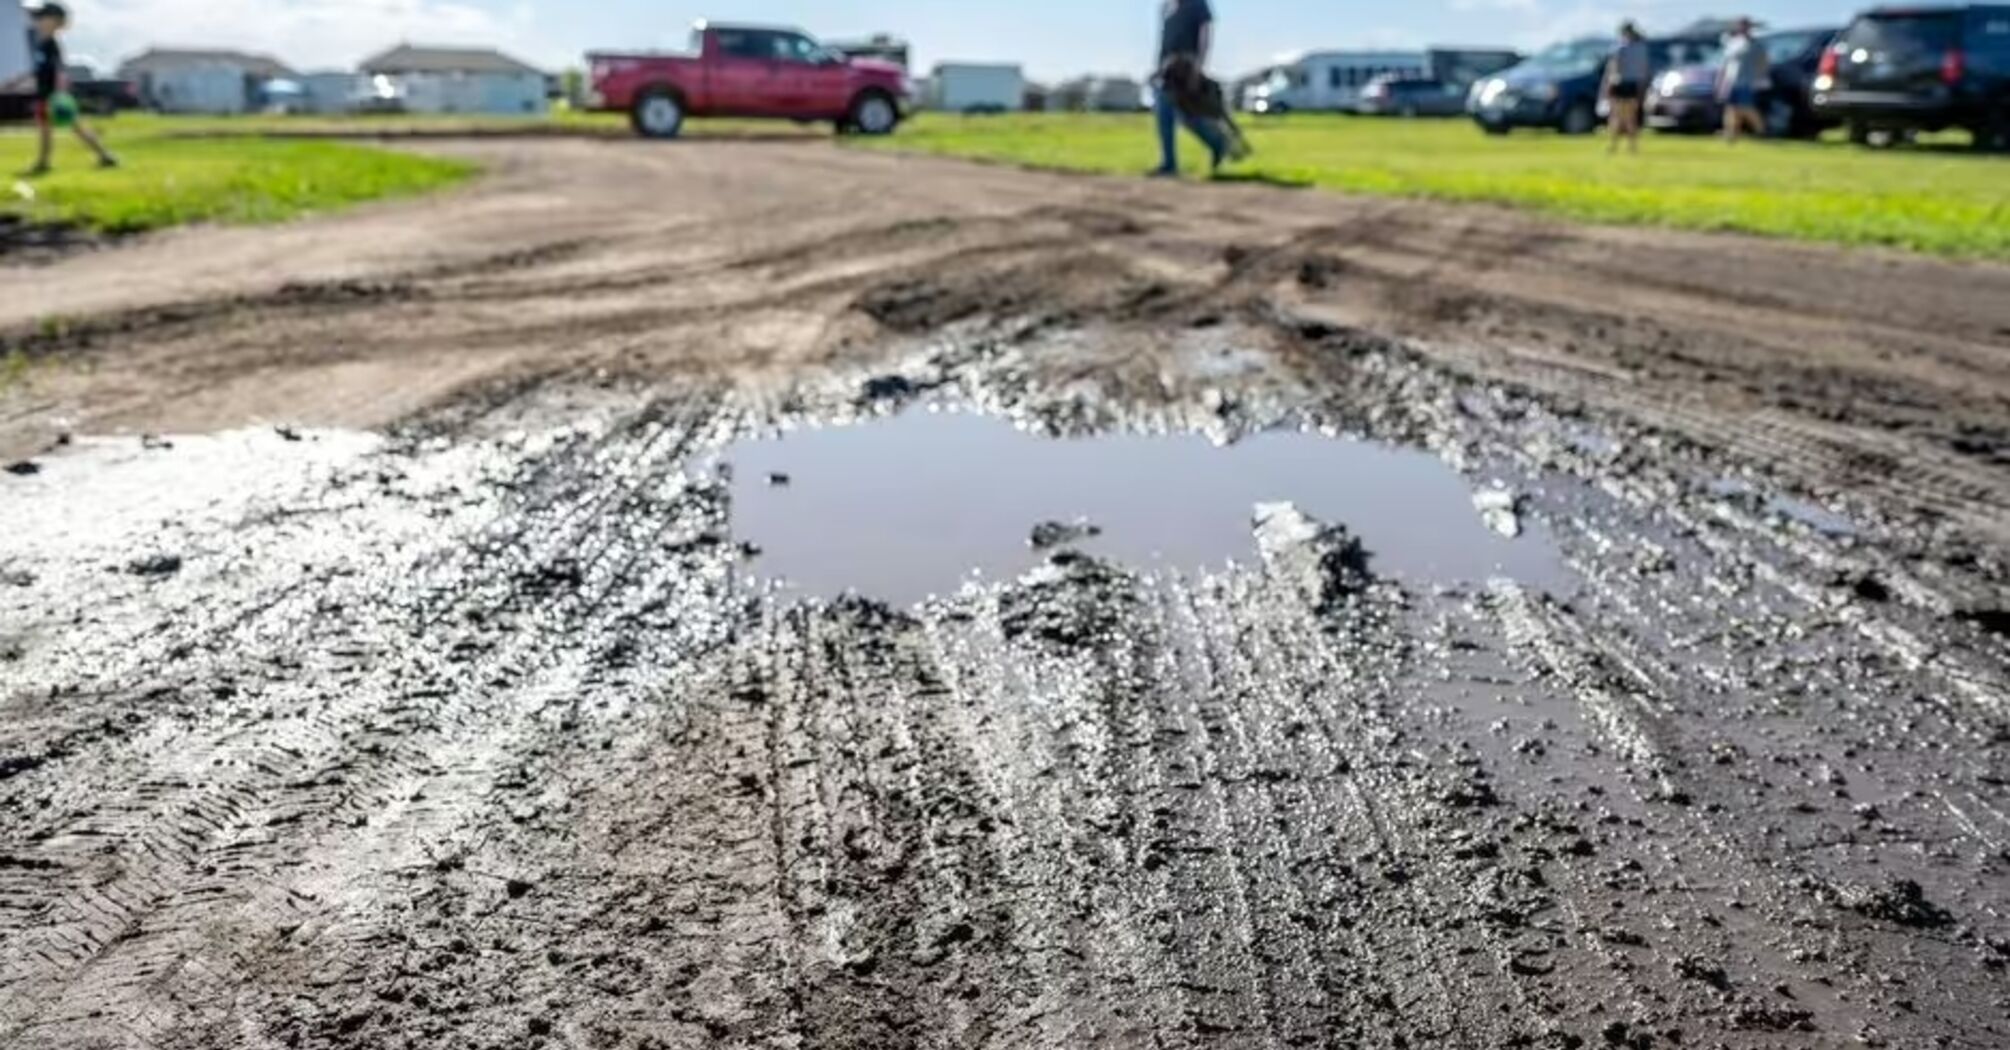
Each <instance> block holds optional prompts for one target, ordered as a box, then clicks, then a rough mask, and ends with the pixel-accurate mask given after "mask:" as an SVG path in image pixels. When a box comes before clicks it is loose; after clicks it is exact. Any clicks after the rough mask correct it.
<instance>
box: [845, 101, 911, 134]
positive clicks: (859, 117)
mask: <svg viewBox="0 0 2010 1050" xmlns="http://www.w3.org/2000/svg"><path fill="white" fill-rule="evenodd" d="M850 123H851V126H852V127H853V128H856V129H857V130H858V132H859V134H861V135H890V134H892V133H893V129H894V128H896V127H899V126H900V107H898V106H896V105H894V104H893V100H892V99H890V98H887V97H886V96H885V95H882V94H880V93H878V92H872V93H870V94H866V95H862V96H860V97H859V100H858V101H857V102H854V103H852V107H851V121H850Z"/></svg>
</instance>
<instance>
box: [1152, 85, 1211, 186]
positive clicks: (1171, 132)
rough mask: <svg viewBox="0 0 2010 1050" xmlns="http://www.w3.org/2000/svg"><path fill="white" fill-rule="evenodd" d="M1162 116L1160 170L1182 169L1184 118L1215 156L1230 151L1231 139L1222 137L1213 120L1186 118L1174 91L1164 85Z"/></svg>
mask: <svg viewBox="0 0 2010 1050" xmlns="http://www.w3.org/2000/svg"><path fill="white" fill-rule="evenodd" d="M1158 118H1159V170H1160V171H1178V170H1179V125H1180V123H1181V121H1182V120H1183V119H1184V120H1185V123H1186V127H1187V130H1188V131H1191V132H1193V133H1194V135H1195V136H1197V137H1198V138H1199V139H1200V140H1201V141H1202V142H1205V143H1207V148H1208V149H1209V150H1212V151H1213V159H1214V160H1216V161H1219V160H1220V159H1221V157H1222V156H1223V155H1225V154H1226V153H1227V152H1228V142H1227V141H1226V140H1225V139H1223V138H1222V134H1221V128H1219V127H1217V126H1216V125H1215V124H1214V122H1213V121H1208V120H1193V119H1191V118H1183V117H1182V115H1181V113H1180V111H1179V107H1178V106H1176V105H1174V104H1173V99H1172V92H1170V91H1167V90H1166V89H1165V88H1163V87H1161V88H1159V90H1158Z"/></svg>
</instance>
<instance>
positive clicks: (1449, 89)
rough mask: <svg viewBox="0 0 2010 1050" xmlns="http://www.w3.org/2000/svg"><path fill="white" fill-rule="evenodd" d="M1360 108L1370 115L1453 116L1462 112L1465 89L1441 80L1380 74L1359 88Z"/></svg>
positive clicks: (1464, 105)
mask: <svg viewBox="0 0 2010 1050" xmlns="http://www.w3.org/2000/svg"><path fill="white" fill-rule="evenodd" d="M1360 111H1361V112H1362V113H1364V114H1367V115H1368V116H1372V117H1456V116H1458V115H1460V114H1462V113H1464V112H1465V111H1466V92H1465V89H1464V88H1462V87H1460V86H1459V85H1457V84H1447V83H1445V82H1444V81H1442V80H1431V79H1425V78H1421V77H1405V76H1401V75H1393V76H1381V77H1376V78H1375V79H1374V80H1371V81H1369V82H1368V86H1367V87H1365V88H1362V89H1361V103H1360Z"/></svg>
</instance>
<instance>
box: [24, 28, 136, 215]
mask: <svg viewBox="0 0 2010 1050" xmlns="http://www.w3.org/2000/svg"><path fill="white" fill-rule="evenodd" d="M69 27H70V12H69V10H68V9H66V8H65V7H64V6H63V5H62V4H53V3H52V4H43V5H42V6H40V7H38V8H35V9H34V28H33V29H30V30H29V31H28V44H29V49H30V52H31V53H32V54H33V56H34V59H35V130H36V133H37V134H38V135H39V137H40V138H39V149H38V150H37V151H36V154H35V166H34V167H32V168H29V169H28V174H29V175H30V176H35V175H47V174H48V173H49V160H50V158H51V156H52V155H53V154H54V152H55V148H56V126H57V125H58V124H66V125H68V126H69V128H70V130H72V131H74V132H76V134H77V137H78V138H79V139H82V140H83V143H84V145H86V146H89V147H91V152H93V153H95V154H97V155H98V166H99V167H101V168H116V167H118V166H119V162H118V159H117V158H115V157H113V156H112V154H111V151H110V150H107V149H105V144H104V143H102V142H99V141H98V137H97V136H96V135H93V134H91V129H90V128H87V127H85V126H84V121H83V118H81V117H79V116H78V115H77V100H76V99H74V98H71V97H70V95H69V90H68V89H69V86H70V85H69V76H68V75H67V74H65V73H64V72H63V45H62V44H61V43H60V42H59V41H58V40H57V37H59V36H61V35H62V33H63V30H65V29H68V28H69Z"/></svg>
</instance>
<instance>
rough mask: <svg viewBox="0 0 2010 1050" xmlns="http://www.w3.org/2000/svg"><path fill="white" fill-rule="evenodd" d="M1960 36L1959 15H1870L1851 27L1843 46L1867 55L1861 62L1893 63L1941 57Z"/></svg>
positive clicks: (1843, 40) (1844, 37)
mask: <svg viewBox="0 0 2010 1050" xmlns="http://www.w3.org/2000/svg"><path fill="white" fill-rule="evenodd" d="M1960 35H1961V18H1960V16H1959V15H1952V14H1945V15H1943V14H1916V15H1914V14H1893V15H1869V16H1866V17H1864V18H1859V19H1857V20H1856V24H1855V25H1852V26H1850V27H1849V30H1848V32H1845V33H1844V34H1843V39H1842V43H1843V44H1844V45H1845V46H1846V47H1847V48H1848V49H1849V50H1850V51H1853V52H1854V51H1862V52H1866V54H1865V56H1864V58H1863V59H1858V61H1863V60H1864V59H1867V58H1871V57H1876V58H1878V59H1880V60H1882V61H1887V62H1890V61H1904V60H1906V59H1922V58H1928V57H1937V56H1939V55H1940V54H1942V53H1943V52H1945V51H1947V50H1948V49H1950V48H1952V47H1953V46H1954V45H1955V44H1956V43H1957V42H1959V39H1960Z"/></svg>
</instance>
